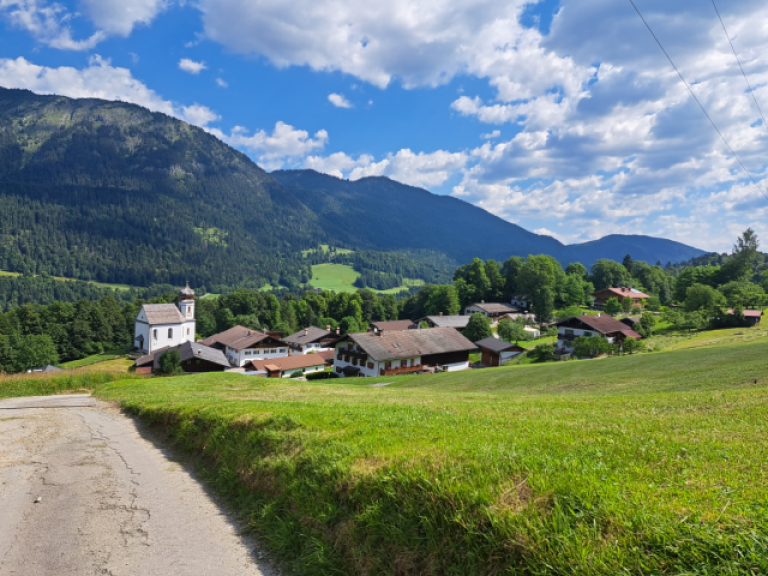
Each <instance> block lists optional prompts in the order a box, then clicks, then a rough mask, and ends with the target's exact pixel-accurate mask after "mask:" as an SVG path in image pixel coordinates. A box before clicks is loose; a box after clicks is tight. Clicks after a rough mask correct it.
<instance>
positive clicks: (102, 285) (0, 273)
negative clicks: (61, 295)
mask: <svg viewBox="0 0 768 576" xmlns="http://www.w3.org/2000/svg"><path fill="white" fill-rule="evenodd" d="M0 276H14V277H17V276H23V274H21V272H9V271H8V270H0ZM34 276H35V277H36V278H37V277H38V275H37V274H35V275H34ZM51 278H53V279H54V280H57V281H59V282H86V283H88V284H91V285H93V286H96V287H97V288H110V289H112V290H131V289H132V288H133V287H132V286H129V285H128V284H110V283H107V282H96V281H95V280H78V279H76V278H64V277H62V276H51Z"/></svg>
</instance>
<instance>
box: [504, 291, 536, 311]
mask: <svg viewBox="0 0 768 576" xmlns="http://www.w3.org/2000/svg"><path fill="white" fill-rule="evenodd" d="M509 303H510V304H512V306H514V307H515V308H520V310H524V311H526V312H527V311H528V310H530V308H531V298H530V296H528V295H527V294H515V295H513V296H512V298H511V299H510V301H509Z"/></svg>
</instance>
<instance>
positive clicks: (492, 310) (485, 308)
mask: <svg viewBox="0 0 768 576" xmlns="http://www.w3.org/2000/svg"><path fill="white" fill-rule="evenodd" d="M521 312H522V310H520V308H517V307H516V306H512V305H511V304H503V303H498V302H489V303H486V302H485V301H484V300H481V301H480V302H479V303H477V304H472V305H471V306H467V307H466V308H465V309H464V314H465V315H467V316H471V315H472V314H475V313H480V314H482V315H483V316H485V317H486V318H490V319H491V322H492V323H496V322H498V321H499V320H500V319H501V317H502V316H505V315H507V314H520V313H521Z"/></svg>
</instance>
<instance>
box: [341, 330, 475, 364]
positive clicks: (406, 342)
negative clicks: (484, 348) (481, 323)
mask: <svg viewBox="0 0 768 576" xmlns="http://www.w3.org/2000/svg"><path fill="white" fill-rule="evenodd" d="M347 337H348V338H349V339H350V340H352V341H353V342H355V343H356V344H357V345H358V346H360V348H362V349H363V350H364V351H365V352H366V353H367V354H368V355H369V356H370V357H371V358H372V359H373V360H376V361H382V360H397V359H399V358H411V357H413V356H426V355H429V354H444V353H447V352H464V351H470V350H475V349H477V346H475V345H474V344H473V343H472V342H470V341H469V340H467V339H466V338H465V337H464V336H462V335H461V333H460V332H458V331H456V330H454V329H453V328H428V329H425V330H402V331H390V332H384V333H379V334H375V333H373V332H365V333H362V334H348V335H347Z"/></svg>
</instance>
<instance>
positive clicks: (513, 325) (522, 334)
mask: <svg viewBox="0 0 768 576" xmlns="http://www.w3.org/2000/svg"><path fill="white" fill-rule="evenodd" d="M524 326H525V325H524V324H523V323H521V322H514V321H512V320H510V319H509V318H504V319H503V320H501V322H499V329H498V331H499V338H501V339H502V340H506V341H507V342H515V343H517V342H519V341H520V340H527V339H528V332H526V331H525V328H524Z"/></svg>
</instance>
